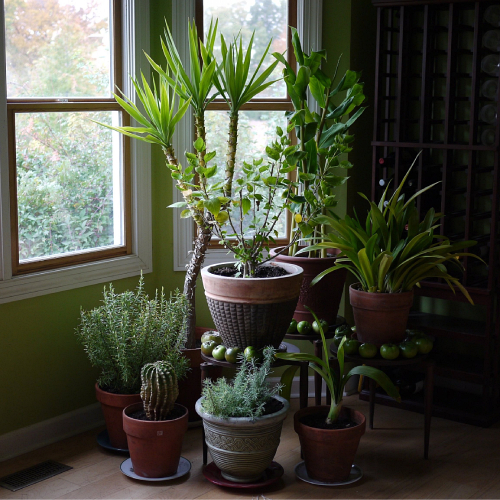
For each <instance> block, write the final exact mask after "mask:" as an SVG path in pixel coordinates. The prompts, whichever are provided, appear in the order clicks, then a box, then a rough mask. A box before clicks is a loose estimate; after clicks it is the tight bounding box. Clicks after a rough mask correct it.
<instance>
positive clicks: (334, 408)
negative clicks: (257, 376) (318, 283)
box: [275, 306, 401, 424]
mask: <svg viewBox="0 0 500 500" xmlns="http://www.w3.org/2000/svg"><path fill="white" fill-rule="evenodd" d="M306 308H307V309H308V310H309V311H310V312H311V313H312V315H313V316H314V319H315V320H316V321H317V323H318V326H319V332H320V335H321V340H322V342H323V359H320V358H318V357H317V356H314V355H313V354H307V353H302V352H300V353H285V352H280V353H276V354H275V356H276V358H279V359H284V360H288V361H308V362H309V367H310V368H312V369H313V370H314V371H315V372H316V373H318V374H319V375H320V376H321V377H322V378H323V380H324V381H325V383H326V386H327V387H328V390H329V391H330V394H331V396H332V402H331V404H330V410H329V411H328V415H327V417H326V423H327V424H331V423H332V422H335V421H336V420H337V419H338V418H339V415H340V410H341V409H342V404H343V395H344V387H345V385H346V384H347V382H348V381H349V379H350V378H351V377H352V376H353V375H364V376H366V377H369V378H372V379H373V380H375V382H377V383H378V384H379V385H380V387H382V389H384V391H385V392H387V394H388V395H389V396H391V397H392V398H394V399H395V400H396V401H398V402H401V396H400V395H399V392H398V390H397V389H396V387H395V386H394V384H393V383H392V381H391V379H390V378H389V377H388V376H387V375H386V374H385V373H384V372H382V371H380V370H378V369H377V368H373V367H372V366H365V365H363V366H355V367H354V368H352V369H351V370H350V371H349V372H346V369H345V363H344V343H345V341H346V340H347V337H346V336H344V337H343V338H342V340H341V342H340V344H339V347H338V350H337V360H336V362H334V363H332V362H330V361H329V359H330V353H329V352H328V345H327V342H326V338H325V333H324V331H323V327H322V325H321V322H320V321H319V318H318V317H317V316H316V314H315V313H314V312H313V311H311V309H309V308H308V307H307V306H306ZM297 368H298V367H297V366H290V367H289V368H288V369H287V370H286V372H285V373H284V374H283V377H282V381H288V382H290V381H291V380H292V379H293V375H294V374H295V371H296V370H297Z"/></svg>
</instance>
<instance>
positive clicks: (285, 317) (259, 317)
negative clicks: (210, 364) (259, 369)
mask: <svg viewBox="0 0 500 500" xmlns="http://www.w3.org/2000/svg"><path fill="white" fill-rule="evenodd" d="M270 265H277V264H275V263H271V264H270ZM228 266H233V263H224V264H215V265H213V266H207V267H206V268H204V269H202V271H201V276H202V279H203V286H204V288H205V295H206V297H207V302H208V307H209V309H210V313H211V315H212V319H213V321H214V323H215V326H216V329H217V331H218V332H219V334H220V336H221V338H222V341H223V343H224V345H225V346H226V347H239V348H240V349H245V347H247V346H250V345H251V346H253V347H255V348H256V349H260V348H262V347H265V346H268V345H272V346H273V347H275V348H278V347H279V345H280V343H281V341H282V340H283V338H284V337H285V334H286V331H287V329H288V326H289V325H290V321H291V320H292V317H293V312H294V310H295V307H296V305H297V300H298V297H299V293H300V286H301V283H302V276H303V271H302V268H300V267H299V266H295V265H293V264H281V263H280V267H283V268H284V269H285V270H286V271H288V272H289V273H290V274H288V275H285V276H280V277H277V278H245V279H244V278H228V277H225V276H217V275H215V274H213V273H212V272H211V270H213V269H214V268H217V267H228Z"/></svg>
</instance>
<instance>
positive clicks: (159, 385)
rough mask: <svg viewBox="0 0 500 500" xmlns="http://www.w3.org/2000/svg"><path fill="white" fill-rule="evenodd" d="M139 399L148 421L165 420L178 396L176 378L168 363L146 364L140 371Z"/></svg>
mask: <svg viewBox="0 0 500 500" xmlns="http://www.w3.org/2000/svg"><path fill="white" fill-rule="evenodd" d="M141 381H142V386H141V399H142V403H143V406H144V411H145V412H146V415H147V417H148V418H149V420H156V421H158V420H165V419H166V418H167V416H168V414H169V413H170V412H171V411H172V410H173V408H174V404H175V400H176V399H177V396H178V395H179V386H178V384H177V376H176V375H175V370H174V368H173V366H172V365H171V364H170V363H169V362H168V361H156V363H147V364H145V365H144V366H143V367H142V370H141Z"/></svg>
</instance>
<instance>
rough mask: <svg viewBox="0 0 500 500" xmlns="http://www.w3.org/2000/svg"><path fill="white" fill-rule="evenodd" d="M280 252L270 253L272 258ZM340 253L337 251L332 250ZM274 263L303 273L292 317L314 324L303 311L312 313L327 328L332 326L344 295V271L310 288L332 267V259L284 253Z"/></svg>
mask: <svg viewBox="0 0 500 500" xmlns="http://www.w3.org/2000/svg"><path fill="white" fill-rule="evenodd" d="M280 250H282V247H281V248H275V249H272V250H271V255H276V252H279V251H280ZM331 251H332V252H335V253H337V254H338V253H340V251H339V250H331ZM275 262H278V263H282V262H286V263H289V264H295V265H297V266H300V267H301V268H302V269H303V270H304V281H302V286H301V288H300V296H299V301H298V303H297V307H296V308H295V312H294V315H293V317H294V318H295V319H296V320H297V322H299V321H309V322H310V323H312V322H313V321H314V316H313V315H312V314H311V313H310V312H309V311H308V310H307V309H306V308H305V306H307V307H309V308H310V309H312V310H313V311H314V312H315V313H316V315H317V316H318V318H321V319H324V320H325V321H327V322H328V324H329V325H331V324H333V323H335V320H336V319H337V313H338V311H339V305H340V300H341V299H342V294H343V293H344V285H345V280H346V277H347V269H339V270H338V271H335V272H333V273H330V274H327V275H326V276H324V277H323V278H322V279H321V280H320V281H318V283H316V284H315V285H314V286H311V281H312V280H313V279H314V278H316V276H318V274H320V273H322V272H323V271H326V270H327V269H329V268H330V267H332V266H334V265H335V255H331V256H329V257H325V258H309V257H300V256H299V257H290V256H289V255H287V254H286V252H285V253H283V254H280V255H278V256H277V257H276V258H275Z"/></svg>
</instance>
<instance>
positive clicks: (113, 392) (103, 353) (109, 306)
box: [76, 276, 189, 449]
mask: <svg viewBox="0 0 500 500" xmlns="http://www.w3.org/2000/svg"><path fill="white" fill-rule="evenodd" d="M103 295H104V298H103V301H102V305H101V306H99V307H96V308H95V309H92V310H91V311H83V310H82V311H81V317H80V324H79V326H78V328H77V330H76V333H77V336H78V337H79V339H80V341H81V342H82V344H83V346H84V347H85V351H86V352H87V354H88V356H89V359H90V362H91V363H92V365H93V366H96V367H98V368H99V369H100V371H101V374H100V376H99V379H98V380H97V383H96V396H97V400H98V401H100V403H101V407H102V409H103V413H104V419H105V421H106V427H107V431H108V434H109V441H110V444H111V446H112V447H114V448H117V449H127V437H126V436H125V433H124V432H123V426H122V411H123V409H124V408H125V407H126V406H129V405H131V404H133V403H137V402H140V401H141V398H140V394H139V391H140V389H141V369H142V366H143V365H144V364H145V363H152V362H155V361H158V360H168V361H170V362H171V363H172V364H173V365H174V367H175V368H176V371H177V373H179V374H182V373H185V372H186V369H187V361H186V359H185V358H184V357H183V356H181V355H180V353H181V348H182V347H183V346H184V342H185V340H186V336H185V335H186V329H185V321H186V317H187V315H188V312H189V303H188V301H187V299H186V297H185V296H184V295H183V294H180V293H178V292H175V293H174V294H172V295H171V297H170V299H167V298H166V296H165V294H164V292H163V290H162V292H161V293H159V292H158V291H156V295H155V298H154V299H151V300H150V299H149V297H148V295H147V294H146V292H145V291H144V279H143V277H142V276H141V278H140V280H139V284H138V286H137V289H136V290H135V292H133V291H125V292H123V293H118V294H117V293H115V290H114V288H113V285H112V284H110V285H109V290H107V289H106V287H104V294H103Z"/></svg>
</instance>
